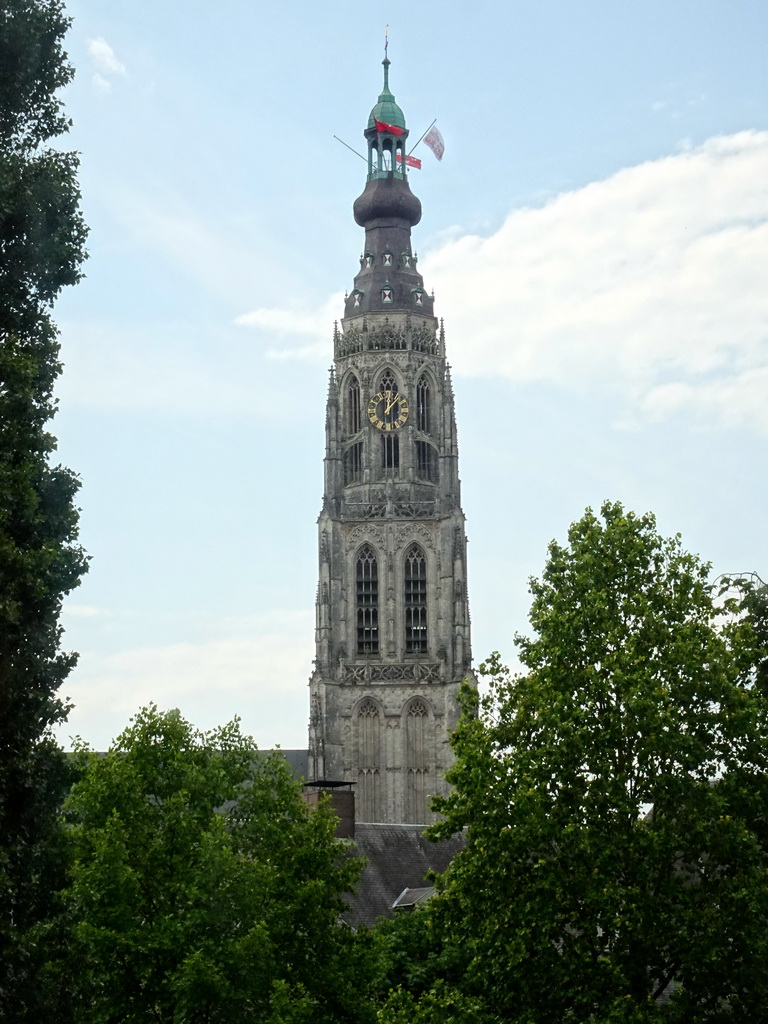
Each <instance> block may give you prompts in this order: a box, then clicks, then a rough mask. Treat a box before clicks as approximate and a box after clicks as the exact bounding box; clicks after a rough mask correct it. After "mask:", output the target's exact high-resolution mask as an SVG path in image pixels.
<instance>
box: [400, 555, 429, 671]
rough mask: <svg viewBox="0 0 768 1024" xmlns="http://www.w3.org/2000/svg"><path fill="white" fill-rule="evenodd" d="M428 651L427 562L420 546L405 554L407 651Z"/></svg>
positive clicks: (413, 652) (410, 652)
mask: <svg viewBox="0 0 768 1024" xmlns="http://www.w3.org/2000/svg"><path fill="white" fill-rule="evenodd" d="M426 650H427V560H426V558H425V557H424V552H423V551H422V550H421V548H420V547H419V545H418V544H412V545H411V546H410V548H409V549H408V551H407V552H406V554H405V651H406V654H423V653H425V652H426Z"/></svg>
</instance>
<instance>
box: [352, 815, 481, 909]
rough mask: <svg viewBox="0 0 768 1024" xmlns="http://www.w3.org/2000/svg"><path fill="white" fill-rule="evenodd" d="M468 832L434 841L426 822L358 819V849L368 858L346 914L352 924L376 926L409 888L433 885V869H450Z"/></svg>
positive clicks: (438, 870) (361, 854)
mask: <svg viewBox="0 0 768 1024" xmlns="http://www.w3.org/2000/svg"><path fill="white" fill-rule="evenodd" d="M465 844H466V839H465V837H464V835H462V834H459V835H455V836H452V837H451V838H450V839H446V840H444V841H443V842H440V843H432V842H430V841H429V840H428V839H427V837H426V836H425V835H424V826H423V825H379V824H368V823H365V822H357V824H356V825H355V847H356V849H355V852H356V853H357V854H358V855H359V856H361V857H365V859H366V861H367V864H366V866H365V868H364V869H363V875H362V878H361V879H360V885H359V887H358V890H357V893H356V894H355V895H354V897H352V898H351V899H350V909H349V912H348V913H347V914H346V915H345V917H346V919H347V921H348V922H349V923H350V924H351V925H368V926H370V925H372V924H373V923H374V922H375V920H376V918H378V917H390V916H391V915H392V913H393V910H394V905H395V903H396V902H397V901H398V899H399V898H400V897H401V896H402V895H403V890H405V889H417V890H424V889H427V888H431V887H430V886H429V882H428V880H427V875H428V874H429V872H430V871H436V872H437V873H438V874H440V873H442V872H443V871H445V870H446V868H447V867H448V865H449V864H450V862H451V860H452V859H453V858H454V857H455V856H456V854H457V853H459V851H460V850H463V849H464V846H465Z"/></svg>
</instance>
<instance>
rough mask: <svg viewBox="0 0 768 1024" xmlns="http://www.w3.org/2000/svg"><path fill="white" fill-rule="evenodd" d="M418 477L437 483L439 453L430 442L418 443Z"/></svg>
mask: <svg viewBox="0 0 768 1024" xmlns="http://www.w3.org/2000/svg"><path fill="white" fill-rule="evenodd" d="M416 475H417V476H420V477H421V478H422V480H430V481H432V483H435V482H436V481H437V453H436V452H435V449H434V448H433V447H432V445H431V444H430V443H429V441H417V442H416Z"/></svg>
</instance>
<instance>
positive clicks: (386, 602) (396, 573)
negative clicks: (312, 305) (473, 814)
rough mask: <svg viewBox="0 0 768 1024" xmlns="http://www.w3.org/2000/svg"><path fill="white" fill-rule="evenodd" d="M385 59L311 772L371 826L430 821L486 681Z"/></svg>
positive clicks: (341, 346)
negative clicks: (346, 791) (469, 701)
mask: <svg viewBox="0 0 768 1024" xmlns="http://www.w3.org/2000/svg"><path fill="white" fill-rule="evenodd" d="M383 63H384V88H383V90H382V92H381V95H380V96H379V100H378V103H377V104H376V105H375V106H374V108H373V110H372V111H371V114H370V117H369V118H368V126H367V128H366V129H365V132H364V136H365V139H366V140H367V148H368V177H367V181H366V184H365V188H364V190H363V193H362V195H360V196H359V197H358V199H357V200H356V201H355V204H354V216H355V221H356V222H357V223H358V224H359V225H360V227H362V228H364V229H365V243H364V249H363V253H362V255H361V257H360V269H359V271H358V273H357V275H356V276H355V279H354V287H353V289H352V291H351V292H350V293H349V295H348V296H347V299H346V304H345V309H344V317H343V319H342V321H341V327H340V328H339V326H338V325H337V326H336V328H335V330H334V337H333V345H334V365H333V367H332V369H331V374H330V383H329V387H328V404H327V411H326V446H325V483H324V495H323V509H322V512H321V513H320V517H319V520H318V525H319V553H320V579H319V584H318V591H317V624H316V646H317V651H316V658H315V669H314V672H313V674H312V677H311V680H310V727H309V733H310V735H309V775H310V778H314V779H316V780H327V781H346V782H352V783H354V784H355V793H356V801H355V802H356V818H357V820H358V821H368V822H385V823H419V824H427V823H429V822H430V821H432V820H433V818H434V815H432V813H431V812H430V810H429V797H430V796H431V795H433V794H435V793H443V792H445V791H446V785H445V783H444V781H443V775H444V773H445V770H446V768H447V767H448V765H449V763H450V761H451V759H452V754H451V751H450V747H449V744H448V735H449V731H450V730H451V729H453V728H454V727H455V725H456V722H457V718H458V706H457V700H456V697H457V691H458V688H459V684H460V683H461V681H462V680H463V679H466V678H472V675H471V653H470V636H469V608H468V603H467V583H466V580H467V551H466V537H465V533H464V514H463V512H462V510H461V501H460V484H459V472H458V469H459V467H458V461H459V457H458V445H457V441H456V420H455V416H454V406H453V390H452V387H451V377H450V369H449V366H448V364H447V363H446V359H445V335H444V331H443V327H442V325H441V324H440V325H438V321H437V319H436V318H435V316H434V313H433V298H432V297H431V296H430V295H429V294H428V293H427V292H426V291H425V289H424V282H423V279H422V277H421V274H420V273H419V271H418V264H417V257H416V254H415V253H414V251H413V247H412V243H411V228H412V227H414V226H415V225H416V224H418V223H419V220H420V219H421V203H420V202H419V200H418V199H417V198H416V196H415V195H414V194H413V193H412V192H411V189H410V186H409V184H408V171H407V163H406V142H407V139H408V129H407V128H406V124H405V117H404V116H403V112H402V110H401V109H400V107H399V106H398V105H397V103H396V102H395V97H394V96H393V94H392V93H391V92H390V89H389V65H390V62H389V60H388V59H387V58H386V57H385V59H384V62H383Z"/></svg>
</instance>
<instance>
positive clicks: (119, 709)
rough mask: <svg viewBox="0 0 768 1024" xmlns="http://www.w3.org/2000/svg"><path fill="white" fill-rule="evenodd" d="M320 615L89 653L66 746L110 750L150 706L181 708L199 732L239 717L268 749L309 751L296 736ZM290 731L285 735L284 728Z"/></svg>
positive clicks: (76, 687) (278, 614)
mask: <svg viewBox="0 0 768 1024" xmlns="http://www.w3.org/2000/svg"><path fill="white" fill-rule="evenodd" d="M312 622H313V613H312V612H311V611H309V610H306V611H274V612H270V613H267V614H264V615H262V616H253V617H250V618H245V619H243V620H242V621H240V622H238V623H237V624H234V625H235V626H236V629H235V631H234V632H232V633H231V634H230V635H226V636H219V637H217V638H214V639H211V640H208V641H201V642H199V643H190V642H184V643H172V644H167V645H164V646H158V647H143V648H138V649H130V650H124V651H119V652H117V653H113V654H106V655H101V656H100V655H95V654H89V653H88V652H87V651H83V652H82V653H81V657H80V661H79V663H78V666H77V668H76V669H75V671H74V672H73V674H72V675H71V676H70V678H69V680H68V681H67V683H66V684H65V687H64V690H65V692H66V694H67V695H69V697H71V699H72V700H73V701H74V704H75V708H74V710H73V711H72V712H71V713H70V716H69V720H68V721H67V722H66V723H65V724H64V725H63V726H60V727H59V730H58V733H59V738H60V741H61V742H62V743H63V744H64V745H65V746H67V745H68V739H69V737H70V736H74V735H81V736H83V737H84V738H85V739H87V740H88V742H89V743H90V744H91V745H92V746H94V747H96V748H97V749H103V748H105V747H106V746H108V745H109V743H110V741H111V740H112V739H113V738H114V737H115V736H116V735H117V734H118V733H120V732H121V731H122V730H123V729H124V728H125V727H126V725H127V724H128V720H129V718H130V717H131V715H133V714H135V713H136V711H137V710H138V709H139V708H140V707H143V706H145V705H147V704H149V703H155V704H157V705H158V707H160V708H161V709H167V708H172V707H178V708H180V710H181V712H182V714H184V715H185V716H186V717H187V718H188V719H189V720H190V721H191V722H193V723H194V725H196V726H197V727H198V728H202V729H209V728H212V727H214V726H215V725H219V724H222V723H223V722H226V721H229V720H230V719H231V718H233V717H234V716H235V715H240V716H241V717H242V719H243V728H244V730H245V731H246V732H249V733H251V734H253V735H254V737H255V739H256V741H257V742H258V743H259V745H260V746H271V745H274V744H275V743H276V742H282V745H283V746H292V745H295V746H304V745H305V744H306V737H305V735H304V729H303V728H302V730H301V733H300V735H290V734H289V731H290V730H294V731H295V725H294V723H293V719H295V717H296V716H295V708H296V702H297V701H299V702H300V701H302V700H308V698H307V680H308V676H309V672H310V669H311V665H312V657H313V652H314V645H313V642H312ZM283 722H284V723H285V725H284V726H283V727H281V723H283Z"/></svg>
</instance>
